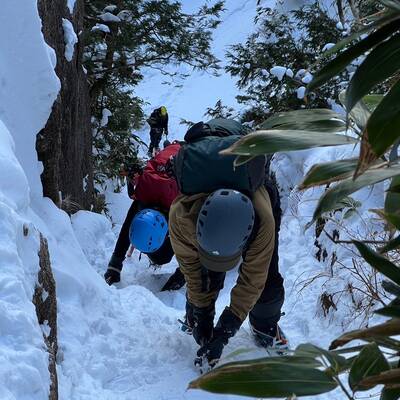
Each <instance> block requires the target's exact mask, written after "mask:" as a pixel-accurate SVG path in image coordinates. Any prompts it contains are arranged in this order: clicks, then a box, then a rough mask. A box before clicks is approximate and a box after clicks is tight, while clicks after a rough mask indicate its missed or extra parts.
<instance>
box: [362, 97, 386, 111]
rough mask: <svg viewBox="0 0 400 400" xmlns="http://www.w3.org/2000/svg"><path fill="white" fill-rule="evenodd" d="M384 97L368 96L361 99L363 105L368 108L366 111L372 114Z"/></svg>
mask: <svg viewBox="0 0 400 400" xmlns="http://www.w3.org/2000/svg"><path fill="white" fill-rule="evenodd" d="M383 97H384V95H383V94H368V95H366V96H364V97H363V102H364V104H365V105H366V106H367V107H368V109H369V110H370V111H371V112H372V111H374V110H375V108H376V107H377V106H378V104H379V103H380V102H381V101H382V99H383Z"/></svg>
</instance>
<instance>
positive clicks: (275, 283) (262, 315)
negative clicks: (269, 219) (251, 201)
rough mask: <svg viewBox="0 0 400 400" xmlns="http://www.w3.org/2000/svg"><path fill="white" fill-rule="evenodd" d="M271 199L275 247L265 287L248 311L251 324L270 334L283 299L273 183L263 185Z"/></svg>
mask: <svg viewBox="0 0 400 400" xmlns="http://www.w3.org/2000/svg"><path fill="white" fill-rule="evenodd" d="M265 186H266V188H267V191H268V194H269V197H270V199H271V205H272V212H273V214H274V219H275V248H274V252H273V254H272V258H271V263H270V265H269V270H268V276H267V280H266V282H265V287H264V289H263V291H262V292H261V295H260V297H259V298H258V300H257V303H256V304H255V306H254V307H253V309H252V310H251V311H250V314H249V319H250V323H251V325H252V326H253V327H254V328H255V329H257V330H259V331H261V332H264V333H267V334H269V335H271V336H275V334H276V324H277V323H278V321H279V319H280V317H281V309H282V305H283V301H284V299H285V289H284V287H283V278H282V275H281V274H280V273H279V253H278V250H279V230H280V226H281V219H282V210H281V201H280V197H279V192H278V189H277V187H276V185H275V184H268V183H267V184H266V185H265Z"/></svg>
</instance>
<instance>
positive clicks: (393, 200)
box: [385, 103, 400, 229]
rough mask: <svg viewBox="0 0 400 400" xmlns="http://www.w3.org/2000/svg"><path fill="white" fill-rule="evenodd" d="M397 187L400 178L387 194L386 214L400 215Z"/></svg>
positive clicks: (393, 180) (393, 182)
mask: <svg viewBox="0 0 400 400" xmlns="http://www.w3.org/2000/svg"><path fill="white" fill-rule="evenodd" d="M399 104H400V103H399ZM397 186H400V176H397V177H395V178H393V179H392V182H391V183H390V187H389V191H388V192H387V193H386V198H385V214H393V215H397V214H399V215H400V194H399V193H395V192H392V189H393V188H396V187H397ZM398 229H400V228H398Z"/></svg>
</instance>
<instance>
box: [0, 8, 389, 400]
mask: <svg viewBox="0 0 400 400" xmlns="http://www.w3.org/2000/svg"><path fill="white" fill-rule="evenodd" d="M197 2H198V1H197V0H196V1H193V2H189V1H186V2H185V4H186V6H187V7H189V6H190V7H192V6H195V5H196V4H195V3H197ZM68 4H69V5H70V6H72V5H73V4H74V2H73V1H69V2H68ZM227 8H228V11H227V13H226V16H225V17H224V24H222V25H221V27H220V28H219V29H218V31H217V33H216V35H215V37H216V42H215V44H214V46H215V47H216V50H217V52H218V54H219V55H221V54H223V48H224V46H226V45H227V44H230V43H234V42H236V41H239V40H241V39H242V38H244V36H245V35H246V34H247V33H248V32H249V30H250V29H251V21H252V18H253V16H254V11H255V3H254V2H253V1H252V0H248V1H244V2H241V3H240V6H239V5H238V2H237V1H236V0H228V2H227ZM232 32H235V34H234V35H232ZM0 49H1V55H0V121H2V122H0V170H1V173H2V176H1V180H0V310H1V313H0V315H1V317H0V360H1V363H0V398H1V399H7V400H12V399H13V400H15V399H18V400H28V399H29V400H32V399H33V400H44V399H46V398H47V396H48V388H49V373H48V370H47V353H46V351H45V348H44V343H43V337H42V332H44V333H46V328H45V327H40V326H39V325H38V323H37V319H36V315H35V310H34V307H33V305H32V302H31V298H32V294H33V289H34V285H35V282H36V279H37V271H38V256H37V252H38V232H39V231H40V232H42V233H43V234H44V235H45V237H46V238H47V239H48V242H49V250H50V256H51V262H52V267H53V271H54V275H55V279H56V283H57V300H58V329H59V331H58V335H59V337H58V339H59V354H58V358H57V362H58V367H57V370H58V378H59V388H60V399H62V400H67V399H68V400H70V399H72V400H86V399H88V400H89V399H93V398H97V399H99V400H106V399H113V400H125V399H126V400H128V399H129V400H132V399H149V400H156V399H157V400H158V399H171V400H172V399H178V400H179V399H213V398H216V396H214V395H210V394H206V393H204V392H198V391H186V387H187V384H188V382H189V381H190V380H191V379H193V378H195V377H196V376H197V374H198V372H197V371H196V370H195V368H194V366H193V357H194V355H195V352H196V349H197V346H196V345H195V343H194V341H193V339H192V338H191V337H189V336H187V335H185V334H184V333H183V332H181V331H180V329H179V324H178V323H177V318H181V317H182V316H183V313H184V304H185V294H184V289H181V290H180V291H178V292H172V293H160V292H159V289H160V288H161V286H162V285H163V284H164V282H165V281H166V279H167V276H168V274H169V273H171V272H172V271H173V270H174V269H175V267H176V262H175V261H173V262H172V263H171V265H169V266H166V267H163V268H162V269H160V270H157V271H153V270H152V269H150V268H149V267H148V265H147V260H146V257H145V256H144V257H143V258H142V260H140V261H139V260H138V254H137V253H134V254H133V256H132V258H131V259H128V260H127V261H126V262H125V267H124V270H123V273H122V280H121V283H120V284H118V285H115V286H113V287H108V286H107V285H106V284H105V282H104V280H103V278H102V274H103V273H104V271H105V268H106V265H107V262H108V259H109V257H110V255H111V253H112V250H113V246H114V243H115V240H116V235H117V234H118V231H119V228H120V224H121V223H122V221H123V219H124V216H125V213H126V211H127V209H128V207H129V204H130V200H129V199H128V197H127V195H126V194H125V193H122V194H114V193H108V197H107V199H108V202H109V209H110V212H111V214H112V217H113V223H114V224H115V225H113V224H112V223H111V222H110V220H109V219H107V218H106V217H105V216H103V215H98V214H93V213H90V212H87V211H80V212H78V213H77V214H75V215H74V216H73V217H72V218H69V217H68V215H67V214H66V213H64V212H63V211H61V210H59V209H58V208H57V207H56V206H55V205H54V204H53V203H52V202H51V201H50V200H49V199H43V198H42V197H41V186H40V179H39V174H40V171H41V165H40V163H38V161H37V156H36V152H35V137H36V134H37V132H39V131H40V129H41V128H42V127H43V126H44V125H45V122H46V120H47V118H48V115H49V113H50V110H51V105H52V103H53V101H54V99H55V98H56V95H57V91H58V89H59V82H58V80H57V78H56V76H55V74H54V66H55V60H54V53H53V52H52V51H51V50H49V49H48V47H47V45H46V44H45V43H44V41H43V37H42V34H41V31H40V20H39V18H38V15H37V10H36V0H26V1H25V2H24V5H22V3H21V4H20V5H16V3H15V1H13V0H3V4H2V12H1V14H0ZM159 81H160V77H159V76H156V75H154V74H148V75H147V80H146V82H145V83H144V86H142V88H141V90H143V92H142V93H144V92H146V91H147V93H148V97H147V99H148V100H149V101H150V102H151V105H152V106H153V105H160V104H162V103H164V104H166V105H167V106H168V108H169V109H170V114H171V115H172V126H173V127H174V129H175V131H176V134H178V133H177V132H178V131H179V132H180V133H182V128H181V127H179V125H178V124H177V121H178V117H184V118H187V119H194V120H197V119H201V118H202V113H203V112H204V111H205V108H206V107H207V106H212V105H213V104H215V102H216V100H218V99H219V98H222V100H223V102H224V103H225V104H227V105H235V100H234V95H235V94H236V88H235V86H234V82H233V81H232V80H231V79H230V78H229V77H227V76H223V77H220V78H215V77H209V76H207V75H204V74H197V73H196V74H193V75H192V76H191V78H190V79H189V80H188V81H187V82H186V83H185V86H184V87H182V88H180V89H174V90H172V89H171V88H164V87H160V86H159ZM146 85H148V86H146ZM146 87H147V89H146ZM22 117H23V118H22ZM178 128H179V129H178ZM352 152H353V149H351V148H349V147H347V148H342V149H320V150H313V151H304V152H298V153H296V154H282V155H279V156H278V157H277V158H276V160H275V162H274V168H275V170H276V171H277V174H278V180H279V182H281V183H282V189H283V193H284V197H283V199H282V200H283V207H284V211H285V216H284V218H283V221H282V227H281V237H280V257H281V270H282V273H283V275H284V277H285V287H286V295H287V300H286V303H285V305H284V310H285V312H286V314H287V315H286V316H285V317H283V318H282V327H283V329H284V330H285V331H286V332H287V334H288V336H289V338H290V341H291V345H292V347H295V346H296V345H297V344H299V343H300V342H304V341H312V342H314V343H317V344H319V345H327V344H328V343H329V341H330V340H331V339H332V338H334V337H335V336H337V335H338V334H339V333H340V332H341V323H342V321H343V319H344V318H345V310H342V309H339V310H338V312H337V313H336V314H335V316H334V317H332V318H330V319H326V318H322V317H321V316H320V313H319V306H318V296H319V295H320V293H321V285H320V284H319V282H316V283H315V284H314V285H310V286H309V287H307V288H306V289H305V290H304V291H303V292H301V293H298V287H297V283H298V282H299V280H302V279H305V278H306V277H308V276H313V275H314V274H317V273H319V272H322V273H324V272H325V273H326V265H325V264H321V263H319V262H318V261H317V260H316V259H315V257H314V253H315V247H314V246H313V232H312V229H311V230H309V231H307V232H306V233H304V225H305V223H306V222H308V221H309V219H310V217H311V213H312V210H313V208H314V206H315V200H316V199H317V198H318V196H319V194H320V193H321V190H320V189H318V190H314V191H307V192H305V193H304V194H301V193H298V192H297V191H296V189H295V186H296V184H297V183H298V182H299V181H300V179H301V177H302V176H303V175H304V173H305V172H306V171H307V169H308V168H309V167H310V166H311V165H312V164H313V163H314V162H318V161H322V160H330V159H336V158H342V157H344V156H349V154H351V153H352ZM381 196H382V195H381V194H380V193H379V191H377V190H373V191H371V192H370V191H365V192H361V193H360V194H359V195H357V197H361V198H363V199H364V200H366V204H365V208H367V207H376V206H377V205H379V204H382V198H381ZM362 212H364V211H362ZM363 215H364V214H363ZM353 223H355V222H354V220H353V221H352V220H350V221H349V222H348V224H349V226H351V225H352V224H353ZM24 226H25V228H27V229H28V235H27V236H24V234H23V230H24V229H23V227H24ZM25 230H26V229H25ZM339 256H340V257H342V258H346V257H348V254H346V253H345V252H342V253H340V254H339ZM235 279H236V272H235V271H232V272H231V273H229V274H228V277H227V282H226V285H225V289H224V290H223V292H222V293H221V295H220V297H219V299H218V302H217V314H219V313H220V312H221V311H222V309H223V308H224V307H225V305H226V304H227V303H228V302H229V289H230V287H231V286H232V285H233V284H234V282H235ZM337 283H338V282H333V284H337ZM239 347H244V348H251V349H253V350H252V351H251V352H250V353H248V354H247V356H261V355H263V352H262V351H261V350H259V349H258V350H257V349H254V345H253V342H252V340H251V337H250V333H249V329H248V326H247V324H246V323H245V324H244V325H243V327H242V329H241V330H240V331H239V332H238V334H237V335H236V337H235V338H234V339H233V340H232V341H231V343H230V344H229V345H228V346H227V348H226V349H225V352H224V355H225V357H227V356H228V355H229V353H231V352H232V351H234V350H236V349H237V348H239ZM219 398H221V399H228V398H232V399H233V398H235V399H236V398H238V397H234V396H221V397H219ZM320 398H321V399H339V398H342V395H341V393H340V392H335V393H331V394H328V395H324V396H320Z"/></svg>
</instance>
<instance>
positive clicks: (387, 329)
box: [329, 319, 400, 350]
mask: <svg viewBox="0 0 400 400" xmlns="http://www.w3.org/2000/svg"><path fill="white" fill-rule="evenodd" d="M399 334H400V321H399V320H397V319H391V320H389V321H387V322H384V323H383V324H380V325H375V326H373V327H371V328H367V329H357V330H354V331H350V332H346V333H344V334H343V335H342V336H340V337H338V338H337V339H335V340H334V341H333V342H332V343H331V345H330V347H329V349H330V350H333V349H336V348H337V347H340V346H344V345H345V344H346V343H349V342H351V341H352V340H355V339H363V340H370V341H371V340H373V341H375V342H376V343H378V344H379V345H386V344H385V340H389V339H390V338H388V336H394V335H399ZM392 342H393V341H392V340H391V341H390V342H388V347H389V348H393V347H394V348H395V349H397V344H398V342H396V341H395V343H392ZM392 344H394V345H392Z"/></svg>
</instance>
